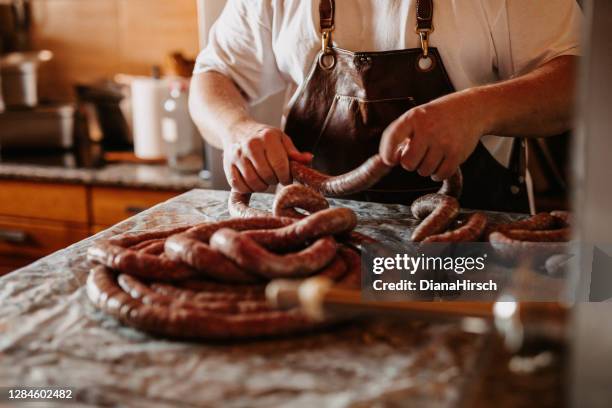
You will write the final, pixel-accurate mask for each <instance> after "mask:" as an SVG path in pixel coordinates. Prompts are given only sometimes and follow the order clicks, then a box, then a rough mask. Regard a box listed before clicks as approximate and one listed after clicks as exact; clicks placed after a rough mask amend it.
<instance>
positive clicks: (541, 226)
mask: <svg viewBox="0 0 612 408" xmlns="http://www.w3.org/2000/svg"><path fill="white" fill-rule="evenodd" d="M555 222H556V221H555V218H554V217H553V216H552V215H550V214H549V213H545V212H541V213H538V214H536V215H532V216H531V217H529V218H525V219H523V220H519V221H514V222H509V223H505V224H492V225H490V226H489V227H487V229H486V230H485V233H484V236H485V238H488V237H489V235H490V234H491V233H492V232H495V231H499V232H504V231H509V230H529V231H537V230H546V229H550V228H553V227H554V226H555Z"/></svg>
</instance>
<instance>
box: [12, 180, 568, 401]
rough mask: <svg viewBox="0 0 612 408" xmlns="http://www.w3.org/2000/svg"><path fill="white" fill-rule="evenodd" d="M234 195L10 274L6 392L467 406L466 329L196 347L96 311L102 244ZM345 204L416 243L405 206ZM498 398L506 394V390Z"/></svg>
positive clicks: (177, 205) (171, 205) (126, 225)
mask: <svg viewBox="0 0 612 408" xmlns="http://www.w3.org/2000/svg"><path fill="white" fill-rule="evenodd" d="M226 199H227V193H225V192H220V191H211V190H193V191H190V192H188V193H185V194H183V195H180V196H178V197H176V198H174V199H172V200H170V201H167V202H165V203H163V204H160V205H158V206H156V207H153V208H151V209H149V210H147V211H145V212H143V213H140V214H138V215H136V216H134V217H132V218H130V219H128V220H126V221H124V222H122V223H120V224H117V225H116V226H114V227H112V228H110V229H108V230H106V231H103V232H101V233H99V234H97V235H95V236H93V237H90V238H88V239H85V240H83V241H81V242H78V243H76V244H74V245H72V246H70V247H68V248H66V249H64V250H61V251H59V252H56V253H54V254H52V255H50V256H48V257H46V258H43V259H41V260H39V261H38V262H36V263H34V264H32V265H30V266H27V267H25V268H22V269H20V270H18V271H15V272H13V273H11V274H9V275H7V276H5V277H2V278H0V333H2V335H1V336H0V387H6V386H25V385H28V386H33V385H40V386H64V387H72V388H73V389H74V390H75V396H76V397H77V398H78V399H79V400H80V402H81V403H82V404H83V405H84V406H90V405H92V406H96V405H110V406H113V405H117V404H121V405H137V404H136V403H138V405H139V406H144V405H147V406H152V407H157V406H160V407H161V406H173V407H176V406H218V405H219V403H221V402H223V405H224V406H229V407H238V406H249V407H268V406H289V405H291V406H304V407H312V406H349V405H350V406H371V405H377V406H406V405H408V406H411V407H420V406H423V407H451V406H456V405H457V404H458V403H459V402H460V401H461V399H462V395H463V394H464V389H465V387H466V384H467V382H468V381H470V380H471V379H473V378H474V375H475V374H476V373H477V372H478V367H479V366H480V364H481V363H482V361H481V357H482V355H483V352H484V350H485V349H486V345H487V337H485V336H483V335H474V334H467V333H465V332H463V331H461V330H460V328H459V325H458V324H454V323H436V324H433V323H422V322H418V321H409V322H406V321H404V322H401V323H399V322H395V323H394V322H384V321H374V320H370V321H368V322H354V323H351V324H344V325H341V326H339V327H336V328H333V329H329V330H326V331H323V332H319V333H314V334H310V335H302V336H297V337H288V338H283V339H269V340H257V341H241V342H217V343H204V342H203V343H190V342H179V341H166V340H163V339H159V338H154V337H151V336H148V335H145V334H142V333H140V332H138V331H136V330H133V329H131V328H128V327H124V326H122V325H120V324H119V323H118V322H117V321H115V320H114V319H112V318H110V317H108V316H105V315H104V314H103V313H101V312H100V311H98V310H96V309H95V308H94V307H93V306H92V304H91V303H90V301H89V300H88V298H87V296H86V293H85V289H84V286H83V285H84V284H85V281H86V277H87V274H88V270H89V265H88V264H87V262H86V259H85V254H86V251H87V248H88V247H89V246H90V245H91V243H92V242H93V241H95V240H97V239H101V238H107V237H109V236H110V235H113V234H116V233H119V232H124V231H135V230H143V229H148V228H154V227H162V226H168V225H182V224H193V223H197V222H202V221H205V220H213V219H219V218H225V217H227V216H228V213H227V209H226ZM271 199H272V197H271V196H270V195H266V194H257V195H255V197H254V205H255V206H260V207H261V208H270V203H271ZM339 202H341V203H342V205H343V206H348V207H350V208H352V209H353V210H355V212H356V213H357V215H358V216H359V218H360V228H359V230H360V231H362V232H365V233H367V234H370V235H372V236H374V237H377V238H379V239H385V240H404V239H407V238H408V236H409V234H410V227H411V226H413V225H414V221H411V220H409V219H406V217H405V214H406V213H407V211H408V208H407V207H406V206H401V205H381V204H373V203H358V202H352V201H340V200H338V201H333V203H339ZM553 372H554V373H556V374H557V375H560V374H559V373H558V370H556V371H553ZM498 381H499V379H498ZM501 381H504V382H505V381H509V380H508V379H507V378H504V379H503V380H501ZM503 384H504V383H500V384H499V385H503ZM500 389H502V390H503V387H500ZM510 392H511V393H512V394H513V395H514V394H517V390H516V389H514V390H510ZM552 392H553V394H552V395H555V396H556V395H559V393H558V389H557V388H554V389H552ZM555 393H556V394H555ZM494 398H496V399H499V401H503V395H502V394H496V395H495V396H494ZM515 398H516V397H515ZM525 398H527V399H525V401H529V399H528V398H533V395H529V394H528V393H526V394H525ZM534 401H535V400H533V399H532V400H531V402H534ZM60 405H62V404H61V403H58V406H60ZM499 406H504V405H503V404H500V405H499Z"/></svg>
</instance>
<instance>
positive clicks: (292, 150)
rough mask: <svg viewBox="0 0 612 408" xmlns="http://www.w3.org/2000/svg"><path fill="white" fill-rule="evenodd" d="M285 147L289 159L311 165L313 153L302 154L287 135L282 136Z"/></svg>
mask: <svg viewBox="0 0 612 408" xmlns="http://www.w3.org/2000/svg"><path fill="white" fill-rule="evenodd" d="M282 142H283V146H284V147H285V151H286V152H287V155H288V156H289V159H291V160H295V161H298V162H300V163H304V164H309V163H310V162H311V161H312V154H311V153H305V152H304V153H303V152H300V151H299V150H298V149H297V147H295V145H294V144H293V141H292V140H291V138H290V137H289V136H287V135H285V134H283V136H282Z"/></svg>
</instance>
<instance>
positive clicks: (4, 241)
mask: <svg viewBox="0 0 612 408" xmlns="http://www.w3.org/2000/svg"><path fill="white" fill-rule="evenodd" d="M87 236H88V231H87V229H86V228H85V227H83V228H74V227H69V226H66V225H65V224H61V223H54V222H48V221H39V220H28V219H17V218H15V219H13V218H9V217H0V255H1V256H2V257H3V258H7V257H15V258H19V257H27V258H32V259H36V258H40V257H42V256H45V255H48V254H50V253H52V252H55V251H57V250H59V249H62V248H65V247H67V246H68V245H71V244H73V243H75V242H77V241H80V240H82V239H84V238H87Z"/></svg>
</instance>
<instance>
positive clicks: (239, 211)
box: [227, 190, 270, 218]
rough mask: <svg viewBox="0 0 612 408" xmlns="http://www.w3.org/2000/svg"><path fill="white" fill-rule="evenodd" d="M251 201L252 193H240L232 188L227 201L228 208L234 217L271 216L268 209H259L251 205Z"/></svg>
mask: <svg viewBox="0 0 612 408" xmlns="http://www.w3.org/2000/svg"><path fill="white" fill-rule="evenodd" d="M250 201H251V193H239V192H238V191H234V190H232V191H231V192H230V195H229V199H228V202H227V209H228V210H229V213H230V215H231V216H232V217H238V218H250V217H269V216H270V213H269V212H268V211H264V210H259V209H257V208H253V207H249V202H250Z"/></svg>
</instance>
